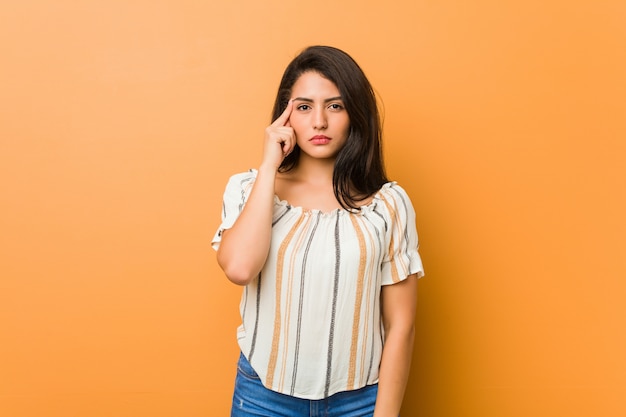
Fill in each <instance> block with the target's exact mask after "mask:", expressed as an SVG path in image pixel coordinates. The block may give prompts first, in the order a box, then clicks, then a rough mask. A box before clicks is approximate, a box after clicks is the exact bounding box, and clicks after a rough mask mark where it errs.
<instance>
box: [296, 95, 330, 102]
mask: <svg viewBox="0 0 626 417" xmlns="http://www.w3.org/2000/svg"><path fill="white" fill-rule="evenodd" d="M296 100H298V101H305V102H307V103H313V99H311V98H307V97H296V98H294V99H293V101H296ZM336 100H342V98H341V96H337V97H330V98H327V99H325V100H324V103H328V102H330V101H336Z"/></svg>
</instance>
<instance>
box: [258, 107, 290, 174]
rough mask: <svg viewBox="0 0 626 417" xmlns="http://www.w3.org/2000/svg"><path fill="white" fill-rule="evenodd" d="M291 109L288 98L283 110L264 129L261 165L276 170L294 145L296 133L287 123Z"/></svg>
mask: <svg viewBox="0 0 626 417" xmlns="http://www.w3.org/2000/svg"><path fill="white" fill-rule="evenodd" d="M292 109H293V100H289V103H287V108H285V111H284V112H283V113H282V114H281V115H280V116H278V119H276V120H274V123H272V124H271V125H269V126H268V127H267V128H266V129H265V148H264V149H263V162H262V163H261V165H266V166H271V167H272V168H273V169H275V170H277V169H278V167H279V166H280V164H281V163H282V162H283V159H285V157H286V156H287V155H289V153H290V152H291V151H292V150H293V148H294V146H295V145H296V134H295V132H294V130H293V129H292V128H291V125H290V124H289V116H291V111H292Z"/></svg>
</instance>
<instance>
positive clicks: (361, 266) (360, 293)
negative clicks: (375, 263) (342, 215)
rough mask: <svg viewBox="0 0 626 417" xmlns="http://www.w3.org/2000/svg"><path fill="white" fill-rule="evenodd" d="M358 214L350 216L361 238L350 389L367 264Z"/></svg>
mask: <svg viewBox="0 0 626 417" xmlns="http://www.w3.org/2000/svg"><path fill="white" fill-rule="evenodd" d="M355 217H356V216H350V220H351V221H352V225H353V226H354V231H355V233H356V236H357V238H358V240H359V271H358V274H357V277H358V278H357V286H356V299H355V300H354V318H353V321H352V341H351V344H350V363H349V367H348V390H351V389H354V380H355V377H356V356H357V351H358V340H359V321H360V319H361V303H362V301H363V279H364V276H365V265H366V263H367V258H366V253H367V248H366V247H365V238H364V237H363V231H362V230H361V227H360V226H359V224H358V222H357V220H356V219H355Z"/></svg>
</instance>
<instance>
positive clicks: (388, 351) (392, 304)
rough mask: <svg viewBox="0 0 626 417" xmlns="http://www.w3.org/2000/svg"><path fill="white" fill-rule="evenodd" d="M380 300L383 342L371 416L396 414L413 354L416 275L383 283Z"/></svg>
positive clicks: (386, 416)
mask: <svg viewBox="0 0 626 417" xmlns="http://www.w3.org/2000/svg"><path fill="white" fill-rule="evenodd" d="M380 302H381V313H382V318H383V326H384V328H385V344H384V347H383V356H382V360H381V364H380V371H379V377H378V396H377V397H376V407H375V410H374V417H398V414H399V413H400V407H401V406H402V399H403V398H404V390H405V388H406V384H407V381H408V379H409V371H410V368H411V358H412V356H413V339H414V335H415V309H416V304H417V275H416V274H413V275H410V276H409V277H408V278H407V279H405V280H404V281H402V282H399V283H397V284H392V285H385V286H383V287H382V289H381V296H380Z"/></svg>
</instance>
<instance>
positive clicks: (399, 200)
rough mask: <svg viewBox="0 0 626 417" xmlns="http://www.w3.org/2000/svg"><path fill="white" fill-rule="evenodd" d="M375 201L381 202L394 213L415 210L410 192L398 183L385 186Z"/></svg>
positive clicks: (392, 182) (389, 183)
mask: <svg viewBox="0 0 626 417" xmlns="http://www.w3.org/2000/svg"><path fill="white" fill-rule="evenodd" d="M374 199H375V200H378V201H381V202H382V203H383V206H384V207H387V209H389V210H391V211H393V212H395V211H397V210H398V209H403V210H407V209H408V210H412V208H413V204H412V202H411V198H410V197H409V194H408V192H407V191H406V190H405V189H404V187H402V186H401V185H400V184H398V183H397V182H396V181H389V182H387V183H385V184H383V186H382V187H381V188H380V190H379V191H378V193H377V194H376V196H375V198H374Z"/></svg>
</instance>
